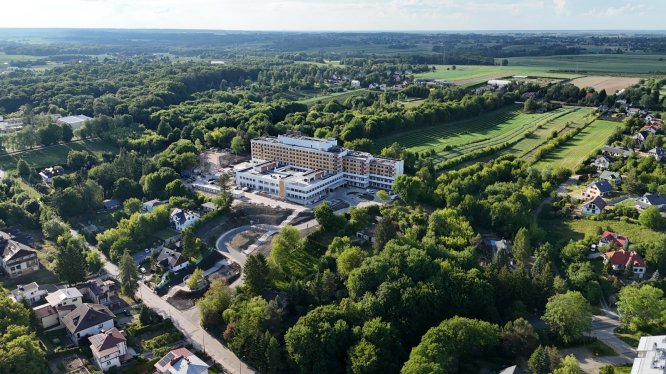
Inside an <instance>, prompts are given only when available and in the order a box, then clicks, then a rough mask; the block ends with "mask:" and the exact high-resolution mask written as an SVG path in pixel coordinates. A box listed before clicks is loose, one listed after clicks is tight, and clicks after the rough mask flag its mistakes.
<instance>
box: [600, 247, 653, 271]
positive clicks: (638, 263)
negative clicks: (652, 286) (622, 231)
mask: <svg viewBox="0 0 666 374" xmlns="http://www.w3.org/2000/svg"><path fill="white" fill-rule="evenodd" d="M607 262H610V263H611V266H612V267H613V271H618V272H620V271H625V270H626V269H629V268H630V269H632V271H633V273H634V275H636V276H637V277H638V278H643V277H644V276H645V272H646V270H647V268H646V266H645V260H644V259H643V257H641V255H639V254H638V253H636V252H634V251H627V250H624V249H620V250H617V251H610V252H606V253H604V263H607Z"/></svg>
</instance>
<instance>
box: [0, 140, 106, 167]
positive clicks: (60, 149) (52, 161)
mask: <svg viewBox="0 0 666 374" xmlns="http://www.w3.org/2000/svg"><path fill="white" fill-rule="evenodd" d="M72 150H76V151H88V152H92V153H94V154H96V155H97V156H98V157H99V156H101V154H102V153H104V152H114V153H116V152H118V147H116V146H115V145H113V144H109V143H108V142H104V141H102V140H99V139H88V140H82V141H78V142H72V143H66V144H58V145H53V146H50V147H46V148H41V149H34V150H27V151H24V152H22V153H20V154H16V155H12V154H0V169H2V170H14V169H15V168H16V163H17V162H18V160H20V159H24V160H26V161H27V162H28V163H29V164H30V165H32V166H33V167H35V168H37V169H40V168H44V167H49V166H53V165H64V164H65V163H66V162H67V154H68V153H69V151H72Z"/></svg>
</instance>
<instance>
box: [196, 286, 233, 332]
mask: <svg viewBox="0 0 666 374" xmlns="http://www.w3.org/2000/svg"><path fill="white" fill-rule="evenodd" d="M231 297H232V291H231V289H230V288H229V287H227V285H226V282H225V281H224V280H222V279H219V278H218V279H215V280H214V281H213V282H212V283H211V284H210V288H209V289H208V291H206V293H205V294H204V296H203V297H202V298H201V299H199V300H198V301H197V308H198V309H199V316H200V317H201V318H200V319H201V326H203V327H205V328H211V327H214V326H219V325H220V324H221V322H222V312H223V311H225V310H226V309H227V308H228V307H229V305H231Z"/></svg>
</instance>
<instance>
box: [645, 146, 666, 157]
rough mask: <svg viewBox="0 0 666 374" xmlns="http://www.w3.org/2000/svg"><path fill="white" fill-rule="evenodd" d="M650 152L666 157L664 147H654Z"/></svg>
mask: <svg viewBox="0 0 666 374" xmlns="http://www.w3.org/2000/svg"><path fill="white" fill-rule="evenodd" d="M648 153H649V154H651V155H657V156H659V157H664V156H666V149H664V148H662V147H655V148H652V149H651V150H649V151H648Z"/></svg>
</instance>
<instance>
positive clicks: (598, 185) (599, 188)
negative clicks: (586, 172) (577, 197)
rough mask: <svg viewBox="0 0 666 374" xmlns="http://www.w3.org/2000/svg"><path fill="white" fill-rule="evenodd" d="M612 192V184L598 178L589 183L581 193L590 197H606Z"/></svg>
mask: <svg viewBox="0 0 666 374" xmlns="http://www.w3.org/2000/svg"><path fill="white" fill-rule="evenodd" d="M612 192H613V186H611V184H610V183H608V181H605V180H600V181H596V182H592V183H590V184H589V185H588V186H587V188H586V189H585V192H583V195H584V196H586V197H588V198H590V199H591V198H594V197H597V196H603V197H607V196H610V194H611V193H612Z"/></svg>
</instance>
